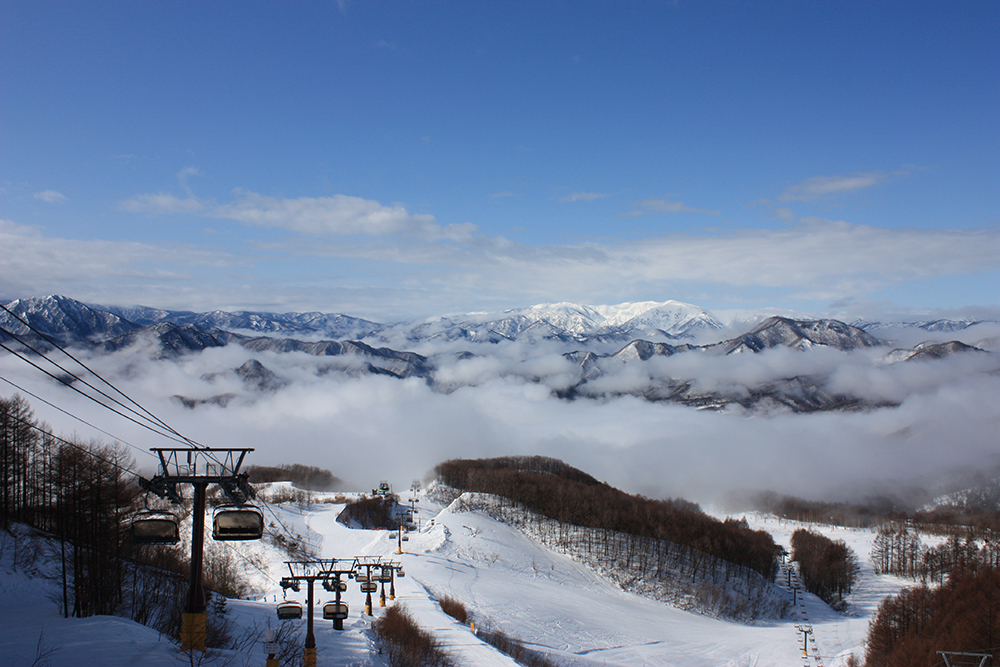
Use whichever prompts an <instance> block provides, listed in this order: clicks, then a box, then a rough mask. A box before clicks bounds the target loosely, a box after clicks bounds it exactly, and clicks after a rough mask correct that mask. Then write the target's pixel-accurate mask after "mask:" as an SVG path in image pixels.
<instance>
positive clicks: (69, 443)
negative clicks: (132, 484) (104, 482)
mask: <svg viewBox="0 0 1000 667" xmlns="http://www.w3.org/2000/svg"><path fill="white" fill-rule="evenodd" d="M10 416H11V417H13V418H14V420H16V421H18V422H20V423H22V424H24V425H25V426H27V427H28V428H32V429H34V430H36V431H38V432H39V433H41V434H42V435H45V436H48V437H50V438H52V439H53V440H58V441H59V442H61V443H62V444H64V445H67V446H69V447H72V448H74V449H78V450H80V451H81V452H83V453H84V454H87V455H89V456H91V457H93V458H95V459H97V460H98V461H101V462H103V463H107V464H108V465H109V466H112V467H114V468H117V469H118V470H121V471H122V472H123V473H126V474H129V475H132V476H133V477H135V478H136V479H142V475H140V474H139V473H137V472H135V471H134V470H130V469H129V468H126V467H125V466H122V465H121V464H119V463H115V462H114V461H109V460H107V459H106V458H104V457H103V456H100V455H98V454H97V453H95V452H93V451H91V450H89V449H87V448H86V447H83V446H81V445H78V444H77V443H75V442H72V441H70V440H66V439H65V438H60V437H59V436H58V435H55V434H53V433H49V432H48V431H46V430H45V429H43V428H41V427H40V426H38V425H37V424H32V423H31V422H30V421H28V420H26V419H21V418H20V417H18V416H17V415H10Z"/></svg>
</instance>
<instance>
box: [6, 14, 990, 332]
mask: <svg viewBox="0 0 1000 667" xmlns="http://www.w3.org/2000/svg"><path fill="white" fill-rule="evenodd" d="M998 166H1000V3H997V2H995V1H992V0H991V1H987V2H974V1H969V2H912V1H907V2H753V3H751V2H735V1H734V2H713V1H699V2H684V1H680V2H639V1H634V2H633V1H629V2H626V1H622V2H597V1H593V2H586V1H584V2H537V1H533V2H517V1H514V2H409V1H407V2H378V1H371V2H361V1H353V0H343V1H341V2H339V3H338V2H294V3H279V2H169V3H154V2H108V1H102V2H84V1H74V2H38V1H37V0H35V1H33V2H22V1H20V0H7V1H6V2H4V4H3V6H2V8H0V247H3V252H2V253H0V298H4V299H12V298H16V297H27V296H41V295H44V294H51V293H60V294H65V295H67V296H71V297H74V298H78V299H82V300H85V301H91V302H97V303H108V304H112V303H113V304H120V305H128V304H143V305H151V306H158V307H165V308H185V309H192V310H210V309H215V308H222V309H231V310H233V309H251V310H271V311H291V310H296V311H303V310H321V311H326V312H344V313H348V314H352V315H356V316H362V317H368V318H371V319H376V320H381V321H384V320H395V319H404V318H412V317H423V316H432V315H437V314H441V313H448V312H464V311H471V310H499V309H503V308H513V307H523V306H528V305H531V304H535V303H541V302H557V301H574V302H578V303H586V304H613V303H620V302H625V301H644V300H654V301H663V300H667V299H676V300H679V301H686V302H689V303H694V304H697V305H700V306H703V307H706V308H709V309H712V310H714V311H723V310H733V309H755V308H764V307H774V308H786V309H793V310H797V311H801V312H806V313H813V314H833V315H837V316H841V317H853V316H869V317H876V316H879V315H880V314H889V313H891V314H892V315H894V316H906V315H918V314H933V315H950V316H963V315H971V316H980V317H982V316H990V317H994V318H997V317H1000V298H998V293H1000V289H998V288H1000V194H998V193H1000V169H998Z"/></svg>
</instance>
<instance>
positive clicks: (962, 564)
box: [870, 523, 1000, 584]
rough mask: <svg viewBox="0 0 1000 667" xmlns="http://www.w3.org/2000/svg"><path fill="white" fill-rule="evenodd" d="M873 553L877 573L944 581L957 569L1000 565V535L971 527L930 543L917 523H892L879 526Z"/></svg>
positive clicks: (929, 580)
mask: <svg viewBox="0 0 1000 667" xmlns="http://www.w3.org/2000/svg"><path fill="white" fill-rule="evenodd" d="M870 556H871V560H872V564H873V566H874V568H875V572H876V574H894V575H896V576H899V577H908V578H910V579H919V580H920V581H922V582H925V583H926V582H930V583H939V584H940V583H944V581H945V579H946V578H947V577H948V575H949V574H950V573H951V572H953V571H955V570H961V569H965V568H968V567H972V566H976V567H978V566H989V567H1000V535H998V534H996V533H994V532H993V531H992V530H989V529H985V530H974V529H969V530H967V531H965V533H964V535H960V534H957V533H953V534H952V535H950V536H949V537H948V539H947V540H945V541H943V542H941V543H939V544H938V545H937V546H934V547H928V546H925V545H924V544H923V543H922V542H921V540H920V536H919V534H918V533H917V529H916V528H915V527H914V526H913V525H911V524H908V523H889V524H885V525H883V526H880V527H879V530H878V533H877V534H876V536H875V540H874V541H873V543H872V550H871V554H870Z"/></svg>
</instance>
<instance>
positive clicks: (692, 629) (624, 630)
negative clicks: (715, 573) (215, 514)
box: [0, 494, 907, 667]
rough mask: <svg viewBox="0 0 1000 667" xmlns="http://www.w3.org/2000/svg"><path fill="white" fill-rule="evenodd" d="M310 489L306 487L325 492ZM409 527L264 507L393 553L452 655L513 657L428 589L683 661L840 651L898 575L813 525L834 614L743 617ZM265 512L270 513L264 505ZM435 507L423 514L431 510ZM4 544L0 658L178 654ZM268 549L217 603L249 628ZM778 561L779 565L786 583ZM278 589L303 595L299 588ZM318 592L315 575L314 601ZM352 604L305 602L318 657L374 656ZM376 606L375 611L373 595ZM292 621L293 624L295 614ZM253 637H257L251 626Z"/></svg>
mask: <svg viewBox="0 0 1000 667" xmlns="http://www.w3.org/2000/svg"><path fill="white" fill-rule="evenodd" d="M323 499H324V496H323V494H316V500H317V501H319V500H323ZM417 507H418V509H419V515H418V516H419V518H420V525H421V530H420V531H419V532H417V533H414V534H412V536H411V538H410V540H409V541H408V542H404V543H403V545H404V551H405V553H403V554H402V555H396V554H395V551H396V541H395V540H393V539H390V537H389V534H388V533H387V532H385V531H367V530H352V529H349V528H346V527H344V526H343V525H341V524H339V523H337V521H336V517H337V515H338V514H339V513H340V511H341V509H342V508H343V505H341V504H337V503H322V502H316V503H314V504H311V505H309V506H301V505H295V504H285V505H280V506H274V508H273V509H274V512H275V514H274V516H275V517H276V518H277V519H279V520H280V521H281V523H283V524H284V525H285V526H287V527H288V529H289V530H291V531H292V532H293V533H300V534H302V535H303V537H305V539H306V541H307V542H309V544H310V545H311V546H312V547H313V548H314V549H316V551H317V553H318V555H320V556H322V557H324V558H351V557H353V556H357V555H382V556H386V557H389V558H392V559H395V560H400V561H401V562H402V564H403V567H404V569H405V571H406V573H407V576H406V577H405V578H402V579H398V580H397V581H396V594H397V595H396V600H395V601H394V602H389V604H405V605H406V607H407V608H408V609H409V610H410V611H411V613H412V614H413V616H414V618H415V620H416V621H417V622H418V623H419V624H420V625H421V626H423V627H424V628H426V629H428V630H430V631H432V632H433V634H434V635H435V636H436V637H437V638H438V640H439V641H440V643H441V644H442V646H444V647H445V649H446V650H447V651H448V652H449V653H450V654H451V655H452V656H453V657H454V658H455V662H456V664H458V665H498V666H499V665H513V664H515V663H513V661H512V660H510V659H509V658H508V657H506V656H504V655H503V654H501V653H499V652H498V651H497V650H496V649H494V648H493V647H492V646H489V645H487V644H485V643H484V642H482V641H480V640H479V639H478V638H477V636H476V635H475V634H473V632H472V630H471V628H470V627H467V626H464V625H462V624H459V623H458V622H457V621H455V620H454V619H452V618H451V617H450V616H447V615H445V614H444V612H442V611H441V609H440V607H439V606H438V605H437V603H436V599H438V598H439V597H441V596H442V595H448V596H451V597H453V598H455V599H457V600H459V601H460V602H462V603H463V604H465V605H466V607H467V608H468V609H469V610H470V611H471V612H472V613H473V615H474V617H475V618H476V619H477V622H478V623H479V624H480V628H481V627H482V626H483V624H487V625H490V626H493V627H496V628H498V629H500V630H502V631H504V632H505V633H507V634H508V635H510V636H511V637H514V638H517V639H520V640H522V641H523V642H524V643H525V644H526V645H527V646H528V647H529V648H532V649H534V650H537V651H540V652H542V653H543V654H545V655H546V656H547V657H549V658H550V659H551V660H553V661H554V662H556V663H557V664H565V665H580V666H589V665H661V666H668V665H669V666H674V665H676V666H684V667H700V666H704V667H710V666H712V667H715V666H726V667H750V666H753V665H760V666H763V665H775V666H777V667H783V666H785V665H788V666H792V665H794V666H796V667H799V666H801V665H804V664H807V665H820V664H822V665H825V666H827V667H836V666H837V665H840V664H843V661H844V660H845V659H846V656H847V655H848V654H849V653H850V652H852V651H855V652H856V651H859V647H860V646H861V645H862V643H863V641H864V638H865V634H866V632H867V627H868V622H869V620H870V619H871V617H872V615H873V614H874V612H875V611H876V609H877V606H878V603H879V602H880V601H881V599H882V598H883V597H885V596H886V595H888V594H892V593H895V592H896V591H898V589H899V588H900V587H901V586H903V585H906V583H907V582H906V581H904V580H900V579H896V578H893V577H884V576H876V575H874V573H873V572H872V569H871V566H870V564H869V563H868V562H867V557H868V553H869V550H870V548H871V541H872V539H873V534H872V533H871V532H870V531H863V530H857V531H856V530H847V529H840V528H837V529H833V528H827V527H813V529H815V530H819V531H820V532H823V533H825V534H828V535H829V536H830V537H832V538H834V539H843V540H845V541H846V542H847V543H848V544H849V545H850V546H851V547H852V548H853V549H854V550H855V552H856V553H857V554H858V556H859V558H860V560H861V561H862V564H863V569H862V578H861V584H860V585H859V586H858V589H857V590H856V592H855V593H854V595H853V596H852V598H851V600H850V607H849V612H848V614H846V615H845V614H839V613H836V612H833V611H832V610H830V608H829V607H828V606H827V605H826V604H824V603H823V602H821V601H820V600H819V599H818V598H815V597H814V596H812V595H806V596H805V599H804V600H803V601H802V603H801V604H800V605H798V606H796V607H795V609H794V611H793V613H792V614H791V615H790V616H789V617H788V618H785V619H781V620H778V621H770V622H767V623H762V624H759V625H741V624H737V623H732V622H728V621H722V620H718V619H715V618H710V617H707V616H702V615H698V614H693V613H690V612H685V611H681V610H678V609H675V608H673V607H669V606H667V605H664V604H662V603H659V602H655V601H652V600H649V599H646V598H642V597H639V596H636V595H633V594H630V593H627V592H624V591H622V590H620V589H618V588H616V587H614V586H613V585H611V584H609V583H608V582H607V581H606V580H604V579H602V578H601V577H600V576H598V575H597V574H595V573H594V572H592V571H591V570H589V569H588V568H586V567H585V566H583V565H581V564H579V563H576V562H574V561H573V560H572V559H570V558H568V557H566V556H563V555H559V554H556V553H553V552H551V551H550V550H548V549H546V548H544V547H542V546H540V545H538V544H537V543H535V542H533V541H531V540H530V539H528V538H527V537H525V536H524V535H523V534H522V533H520V532H518V531H517V530H515V529H513V528H511V527H509V526H506V525H503V524H501V523H498V522H496V521H494V520H493V519H490V518H488V517H486V516H483V515H481V514H478V513H469V512H456V511H453V510H451V509H449V508H442V507H440V506H438V505H436V504H434V503H432V502H430V501H428V500H426V499H424V498H421V500H420V502H419V503H418V505H417ZM269 516H270V515H269ZM432 518H433V525H431V519H432ZM747 519H748V520H749V521H750V523H751V526H752V527H754V528H762V529H765V530H768V531H769V532H771V533H772V534H773V535H775V538H776V541H778V542H780V543H782V544H784V545H785V546H786V547H788V544H789V539H790V535H791V533H792V532H793V531H794V530H795V528H797V527H799V524H793V523H789V522H780V521H778V520H776V519H774V518H770V517H753V516H748V517H747ZM7 546H8V548H6V549H4V551H3V556H2V559H3V560H2V563H0V564H2V570H0V577H2V579H0V581H2V586H0V624H2V625H0V627H3V628H4V629H5V631H4V632H3V633H2V638H0V656H2V657H3V659H2V660H0V662H2V664H4V665H12V666H19V665H25V666H27V665H31V664H32V663H33V662H34V661H35V657H36V645H37V642H38V640H39V635H40V634H42V633H44V634H43V635H42V638H43V643H44V645H45V646H46V647H48V648H49V649H51V650H53V651H54V652H53V653H52V655H51V657H50V662H51V664H70V663H69V662H67V660H70V661H71V662H72V664H74V665H80V666H81V667H89V666H90V665H111V666H113V665H154V666H159V665H180V664H187V661H186V660H185V659H184V658H183V656H179V655H178V653H177V648H176V645H175V644H173V643H172V642H170V641H169V640H168V639H167V638H166V637H162V636H160V635H158V634H157V633H156V632H155V631H153V630H151V629H149V628H146V627H143V626H140V625H137V624H134V623H131V622H129V621H127V620H124V619H120V618H112V617H93V618H89V619H62V618H61V617H60V615H59V609H58V605H57V604H56V603H55V602H54V601H53V593H54V588H55V584H54V583H51V582H48V581H45V580H43V579H40V578H37V577H36V578H29V577H28V576H26V575H25V574H23V573H22V572H20V571H19V572H13V571H12V569H11V558H12V555H11V553H12V549H11V548H10V547H9V544H8V545H7ZM241 548H245V549H249V550H251V551H253V552H255V553H257V554H259V555H262V556H264V557H266V559H267V561H268V564H267V568H266V570H267V573H266V574H264V573H262V572H260V571H258V570H255V569H254V568H250V567H247V574H248V576H250V577H251V578H253V579H254V580H255V581H256V583H257V584H258V585H259V586H260V588H261V594H260V595H259V596H258V597H257V599H255V600H242V601H241V600H231V601H229V603H228V609H229V611H228V615H229V617H230V618H231V619H232V620H233V622H234V624H236V625H237V626H240V627H243V628H247V627H252V626H255V625H256V627H257V628H258V629H263V628H264V627H266V626H268V625H270V626H271V627H273V626H275V625H277V621H276V620H274V608H275V602H276V600H280V599H281V598H282V592H281V588H280V587H279V586H278V585H277V580H278V579H280V577H281V576H283V575H284V574H287V569H285V566H284V565H283V561H284V560H285V559H286V558H287V557H286V556H284V555H283V554H281V553H280V552H278V551H276V550H274V549H272V548H270V547H268V546H265V545H263V544H247V545H241ZM787 576H788V575H786V573H785V571H784V570H783V571H782V574H781V575H780V576H779V578H778V583H779V585H780V586H782V587H785V585H786V581H787V579H786V577H787ZM289 597H294V598H295V599H299V600H302V601H304V600H305V588H304V587H303V591H302V593H299V594H293V593H289ZM327 597H329V596H328V594H327V593H325V591H322V590H321V589H320V588H319V587H318V586H317V591H316V602H317V605H321V604H322V603H323V602H325V601H327ZM345 600H346V601H347V602H348V604H349V605H350V609H351V615H350V618H349V619H348V620H347V621H346V622H345V630H344V631H343V632H337V631H334V630H333V629H332V627H331V624H330V622H329V621H322V619H321V618H320V616H321V607H320V606H317V620H316V642H317V645H318V650H317V660H318V664H319V665H323V666H331V667H333V666H336V667H349V666H356V665H381V664H384V663H383V662H382V658H381V656H379V655H378V653H377V649H376V647H375V645H374V643H373V640H372V635H371V632H370V625H371V623H370V621H371V618H370V617H366V616H364V615H362V614H361V612H362V611H363V609H364V596H363V594H362V593H360V592H359V591H358V590H357V585H356V584H353V583H352V584H351V586H350V589H349V591H348V592H347V593H346V594H345ZM374 611H375V614H376V615H378V614H380V613H381V609H380V608H379V607H378V598H377V596H375V609H374ZM288 623H295V624H298V625H297V627H298V628H299V629H300V630H301V632H302V633H303V636H304V631H305V621H304V620H302V621H288ZM803 624H808V625H810V626H811V627H812V628H813V635H812V637H813V638H814V639H815V642H811V643H810V649H809V650H810V658H809V660H808V661H804V660H803V658H802V644H803V638H802V635H801V634H799V633H798V632H797V626H801V625H803ZM261 639H263V638H262V637H261ZM261 650H262V646H261V645H260V643H256V644H253V645H250V646H247V647H245V648H244V649H243V650H242V651H239V652H233V651H224V652H220V653H218V654H216V655H214V656H210V657H209V659H208V660H206V661H205V662H204V663H203V664H219V665H222V664H224V663H226V662H227V661H228V662H229V664H237V665H242V664H262V663H263V657H264V656H263V654H262V653H261Z"/></svg>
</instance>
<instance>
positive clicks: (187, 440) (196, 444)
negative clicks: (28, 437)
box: [0, 304, 225, 467]
mask: <svg viewBox="0 0 1000 667" xmlns="http://www.w3.org/2000/svg"><path fill="white" fill-rule="evenodd" d="M0 308H2V309H3V310H4V311H6V312H7V313H9V314H10V315H11V316H12V317H14V318H15V319H17V320H18V321H19V322H21V323H22V324H24V325H25V326H27V327H28V328H30V329H31V330H32V331H34V332H35V333H37V334H38V335H39V336H41V337H42V338H43V339H44V340H46V341H47V342H49V343H50V344H51V345H53V346H54V347H55V348H56V349H58V350H59V351H60V352H62V353H63V354H65V355H66V356H68V357H69V358H70V359H72V360H73V361H75V362H76V363H78V364H79V365H80V366H82V367H83V368H84V369H86V370H87V371H88V372H90V373H91V374H93V375H94V376H95V377H97V378H99V379H100V380H101V382H103V383H104V384H106V385H108V386H109V387H111V388H112V389H114V390H115V391H116V392H117V393H118V394H120V395H121V396H123V397H124V398H125V399H126V400H127V401H129V402H130V403H132V404H133V405H135V406H136V407H138V408H139V409H140V410H141V411H142V412H143V413H145V414H146V415H148V417H146V416H143V415H142V414H140V413H139V412H138V411H136V410H134V409H132V408H130V407H128V406H126V405H124V404H123V403H121V401H118V400H117V399H115V398H113V397H112V396H109V395H108V394H106V393H104V392H103V391H101V390H100V389H98V388H97V387H94V386H93V385H92V384H90V383H89V382H87V381H86V380H84V379H82V378H80V377H79V376H78V375H76V374H75V373H73V372H71V371H69V370H68V369H66V368H63V367H62V366H61V365H59V364H57V363H56V362H55V361H53V360H51V359H49V358H48V357H47V356H46V355H45V353H43V352H41V351H39V350H36V349H35V348H33V347H32V346H31V345H29V344H28V343H26V342H24V341H23V340H21V339H20V338H19V337H18V336H17V335H16V334H14V333H13V332H10V331H8V330H7V329H5V328H3V327H0V332H2V333H5V334H7V335H8V336H10V337H11V338H13V339H14V340H16V341H17V342H19V343H21V344H22V345H24V346H25V347H26V348H28V349H29V350H31V351H32V352H35V354H38V355H39V356H40V357H42V358H43V359H45V360H46V361H48V362H49V363H50V364H52V365H53V366H55V367H56V368H58V369H60V370H62V371H63V372H65V373H67V374H68V375H70V376H71V377H73V378H75V379H77V380H79V381H80V382H81V383H83V384H85V385H87V386H88V387H90V388H91V389H93V390H94V391H96V392H97V393H99V394H100V395H102V396H104V397H106V398H107V399H108V400H110V401H113V402H114V403H117V404H118V405H120V406H122V407H123V408H125V409H126V410H128V411H129V412H132V413H133V414H135V415H137V416H138V417H140V418H141V419H144V420H146V421H148V422H151V423H153V424H155V425H157V426H159V427H160V428H163V429H165V430H167V431H169V432H170V433H172V434H174V436H176V437H173V436H171V435H167V434H164V433H161V432H160V431H158V430H156V429H155V428H152V427H150V426H148V425H145V424H143V423H142V422H139V421H137V420H136V419H134V418H132V417H129V416H128V415H125V414H123V413H121V412H119V411H118V410H115V409H114V408H113V407H111V406H109V405H105V404H104V403H102V402H101V401H99V400H97V399H96V398H94V397H93V396H90V395H88V394H86V393H85V392H83V391H80V389H78V388H77V387H74V386H73V385H72V384H70V383H69V382H66V380H65V379H63V378H60V377H57V376H56V375H53V374H52V373H51V372H49V371H46V370H45V369H44V368H42V367H41V366H39V365H38V364H36V363H34V362H32V361H30V360H29V359H28V358H27V357H25V356H24V355H22V354H20V353H18V352H16V351H15V350H12V349H11V348H9V347H7V346H6V345H4V344H3V343H0V347H3V349H5V350H7V351H8V352H10V353H11V354H14V355H15V356H17V357H18V358H19V359H22V360H23V361H25V362H26V363H28V364H30V365H31V366H33V367H35V368H37V369H38V370H40V371H41V372H43V373H45V374H46V375H48V376H49V377H51V378H52V379H54V380H56V381H58V382H61V383H62V384H64V385H66V386H67V387H70V388H71V389H73V390H74V391H76V392H77V393H79V394H80V395H82V396H85V397H87V398H89V399H90V400H92V401H94V402H95V403H97V404H99V405H101V406H103V407H105V408H107V409H109V410H111V411H112V412H114V413H116V414H118V415H120V416H122V417H125V418H126V419H128V420H129V421H132V422H135V423H136V424H139V425H140V426H143V427H144V428H147V429H149V430H151V431H153V432H154V433H157V434H159V435H161V436H163V437H165V438H167V439H169V440H173V441H175V442H180V443H181V444H187V445H188V446H189V447H192V448H194V449H204V450H209V449H210V448H209V447H207V446H206V445H203V444H201V443H199V442H197V441H195V440H192V439H191V438H188V437H187V436H185V435H182V434H181V433H180V432H179V431H177V430H176V429H174V428H173V427H172V426H170V425H169V424H167V423H166V422H165V421H163V420H162V419H160V418H159V417H157V416H156V415H154V414H153V413H151V412H150V411H149V410H147V409H146V408H144V407H142V406H141V405H139V403H137V402H136V401H135V400H134V399H132V398H131V397H129V396H128V395H126V394H125V393H124V392H123V391H121V390H120V389H118V388H117V387H115V386H114V385H113V384H111V383H110V382H108V381H107V380H105V379H104V378H103V377H102V376H101V375H100V374H99V373H97V372H96V371H94V370H93V369H91V368H90V367H89V366H87V365H86V364H84V363H83V362H82V361H80V360H79V359H77V358H76V357H74V356H73V355H72V354H70V353H69V352H68V351H67V350H66V349H64V348H63V347H62V346H60V345H59V344H58V343H57V342H55V341H53V340H52V339H51V338H49V337H48V336H46V335H45V334H44V333H43V332H41V331H39V330H38V329H36V328H35V327H34V326H33V325H32V324H31V323H30V322H27V321H25V320H24V319H22V318H20V317H18V316H17V315H16V314H15V313H13V312H11V311H10V310H9V309H8V308H7V307H6V306H4V305H3V304H0ZM177 438H180V440H178V439H177ZM208 457H209V458H211V459H212V460H213V461H215V463H217V464H218V465H219V466H221V467H225V466H224V465H223V462H222V461H220V460H219V459H218V458H217V457H216V456H215V455H214V454H212V453H211V452H210V451H209V453H208Z"/></svg>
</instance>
